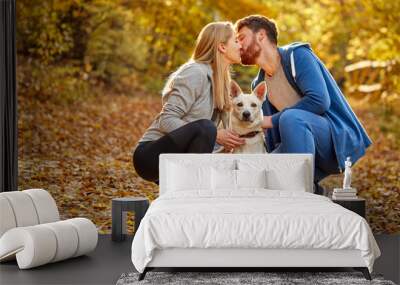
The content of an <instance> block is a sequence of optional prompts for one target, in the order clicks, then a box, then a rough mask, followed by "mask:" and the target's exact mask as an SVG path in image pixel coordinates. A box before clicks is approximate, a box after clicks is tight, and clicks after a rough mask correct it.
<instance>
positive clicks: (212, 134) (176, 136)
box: [133, 119, 217, 184]
mask: <svg viewBox="0 0 400 285" xmlns="http://www.w3.org/2000/svg"><path fill="white" fill-rule="evenodd" d="M216 138H217V128H216V127H215V125H214V123H213V122H212V121H211V120H207V119H201V120H197V121H194V122H190V123H187V124H186V125H184V126H182V127H180V128H178V129H176V130H174V131H172V132H170V133H168V134H166V135H165V136H163V137H161V138H159V139H158V140H155V141H147V142H142V143H139V144H138V146H137V147H136V149H135V151H134V153H133V166H134V167H135V170H136V173H137V174H139V176H140V177H142V178H143V179H145V180H148V181H153V182H155V183H157V184H158V179H159V178H158V177H159V173H158V163H159V155H160V154H161V153H211V152H212V151H213V149H214V145H215V141H216Z"/></svg>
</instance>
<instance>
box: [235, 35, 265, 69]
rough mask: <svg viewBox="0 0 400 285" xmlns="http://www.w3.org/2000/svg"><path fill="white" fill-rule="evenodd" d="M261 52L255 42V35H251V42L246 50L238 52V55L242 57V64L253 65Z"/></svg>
mask: <svg viewBox="0 0 400 285" xmlns="http://www.w3.org/2000/svg"><path fill="white" fill-rule="evenodd" d="M260 53H261V48H260V46H259V45H258V44H257V43H256V41H255V37H253V39H252V41H251V44H250V45H249V47H248V48H247V49H246V50H243V52H241V53H240V57H241V59H242V64H244V65H253V64H255V63H256V59H257V58H258V56H259V55H260Z"/></svg>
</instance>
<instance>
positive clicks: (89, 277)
mask: <svg viewBox="0 0 400 285" xmlns="http://www.w3.org/2000/svg"><path fill="white" fill-rule="evenodd" d="M375 238H376V240H377V242H378V244H379V247H380V249H381V251H382V257H380V258H379V259H377V260H376V262H375V266H374V273H381V274H383V275H384V277H385V279H389V280H392V281H394V282H395V283H396V284H399V282H400V270H399V269H400V235H397V236H393V235H377V236H375ZM131 244H132V237H128V238H127V239H126V240H125V241H123V242H112V241H111V237H110V236H109V235H100V236H99V242H98V245H97V248H96V250H95V251H93V252H92V253H90V254H88V255H87V256H80V257H77V258H74V259H69V260H64V261H61V262H57V263H51V264H47V265H44V266H41V267H37V268H33V269H28V270H19V269H18V266H17V263H16V262H15V261H13V262H7V263H2V264H0V284H1V285H9V284H13V285H14V284H38V285H39V284H115V283H116V282H117V280H118V278H119V277H120V275H121V274H122V273H124V272H133V271H135V269H134V267H133V265H132V261H131V256H130V255H131ZM306 271H313V270H312V269H310V270H306ZM329 271H330V270H329ZM338 271H340V270H338Z"/></svg>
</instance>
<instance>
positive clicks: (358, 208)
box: [331, 198, 365, 219]
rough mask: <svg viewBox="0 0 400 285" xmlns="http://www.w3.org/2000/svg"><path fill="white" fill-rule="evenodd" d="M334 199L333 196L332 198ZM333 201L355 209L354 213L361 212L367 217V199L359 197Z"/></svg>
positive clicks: (352, 209)
mask: <svg viewBox="0 0 400 285" xmlns="http://www.w3.org/2000/svg"><path fill="white" fill-rule="evenodd" d="M331 199H332V198H331ZM332 202H334V203H336V204H339V205H340V206H342V207H344V208H346V209H349V210H350V211H353V212H354V213H357V214H359V215H360V216H361V217H363V218H364V219H365V199H364V198H357V199H339V200H334V199H332Z"/></svg>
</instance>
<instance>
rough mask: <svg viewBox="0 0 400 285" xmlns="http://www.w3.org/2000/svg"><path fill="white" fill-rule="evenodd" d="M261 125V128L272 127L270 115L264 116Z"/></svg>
mask: <svg viewBox="0 0 400 285" xmlns="http://www.w3.org/2000/svg"><path fill="white" fill-rule="evenodd" d="M261 127H262V128H263V129H271V128H272V127H273V126H272V116H264V119H263V122H262V124H261Z"/></svg>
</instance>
